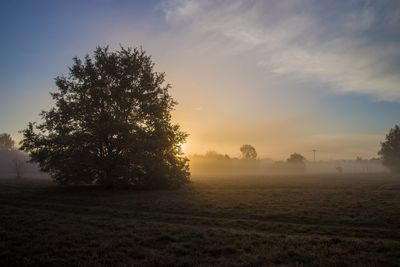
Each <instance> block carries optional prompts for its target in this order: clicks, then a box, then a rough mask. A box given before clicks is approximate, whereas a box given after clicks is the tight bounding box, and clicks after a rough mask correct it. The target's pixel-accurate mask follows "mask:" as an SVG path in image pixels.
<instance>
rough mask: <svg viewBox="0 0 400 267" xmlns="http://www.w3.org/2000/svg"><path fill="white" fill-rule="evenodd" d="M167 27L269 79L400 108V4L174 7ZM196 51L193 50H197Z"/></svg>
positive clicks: (169, 7) (222, 1) (169, 6)
mask: <svg viewBox="0 0 400 267" xmlns="http://www.w3.org/2000/svg"><path fill="white" fill-rule="evenodd" d="M162 6H163V11H164V14H165V19H166V21H167V22H168V23H169V24H170V25H171V27H176V28H179V29H180V31H181V32H183V33H184V34H187V35H188V36H190V37H191V38H192V39H195V40H196V41H198V43H197V44H196V42H192V43H191V45H197V46H199V47H202V48H204V47H206V48H207V47H208V48H209V49H213V50H216V51H217V53H218V52H219V53H221V54H224V55H227V56H236V55H239V56H245V57H246V58H247V59H249V60H251V62H253V64H254V65H255V66H257V67H258V68H261V69H262V70H263V72H264V74H265V75H269V76H278V77H282V78H290V79H294V80H301V81H303V82H304V81H306V82H307V81H309V82H318V83H320V84H321V85H322V86H320V87H321V88H327V89H330V90H333V91H334V92H340V93H347V92H355V93H361V94H368V95H371V96H373V97H374V98H376V99H379V100H391V101H400V88H399V85H400V75H399V74H400V68H399V66H400V38H399V36H400V35H399V29H400V2H398V1H377V2H371V1H344V2H343V3H342V2H338V1H313V0H296V1H295V0H286V1H264V0H252V1H243V0H230V1H226V0H216V1H210V0H204V1H193V0H172V1H164V2H163V5H162ZM192 49H193V48H192Z"/></svg>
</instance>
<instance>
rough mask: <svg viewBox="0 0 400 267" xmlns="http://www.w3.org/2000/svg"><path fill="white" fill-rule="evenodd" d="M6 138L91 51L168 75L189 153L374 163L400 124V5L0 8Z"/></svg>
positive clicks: (1, 115)
mask: <svg viewBox="0 0 400 267" xmlns="http://www.w3.org/2000/svg"><path fill="white" fill-rule="evenodd" d="M0 12H1V16H0V34H1V36H2V38H1V39H2V42H0V59H1V60H0V132H9V133H12V134H13V136H14V137H15V138H16V139H18V138H20V135H19V134H18V130H21V129H23V128H24V127H25V126H26V125H27V122H28V121H32V120H37V119H38V117H37V114H38V113H39V112H40V110H42V109H48V108H49V107H50V106H51V103H52V102H51V99H50V97H49V94H48V92H49V91H54V90H55V85H54V78H55V77H56V76H57V75H60V74H62V73H64V74H66V73H67V66H68V65H70V64H71V62H72V61H71V59H72V57H73V56H79V57H82V56H84V55H85V54H86V53H90V52H91V51H93V49H94V48H95V47H96V46H97V45H110V47H111V48H113V49H114V48H118V46H119V44H122V45H124V46H140V45H142V46H143V48H144V49H145V50H146V51H148V53H149V54H151V55H152V56H153V59H154V61H155V63H156V66H157V69H158V70H159V71H165V72H166V75H167V81H168V82H169V83H171V84H172V86H173V89H172V94H173V96H174V97H175V98H176V99H177V100H178V102H179V103H180V104H179V105H178V106H177V109H176V111H175V113H174V118H175V119H176V121H178V122H179V123H180V124H181V125H182V127H183V129H185V130H186V131H188V132H189V133H190V138H189V140H188V144H187V145H186V147H185V149H186V151H187V152H188V153H203V152H205V151H207V150H217V151H219V152H221V153H229V154H231V155H233V156H235V155H237V154H238V153H239V147H240V145H241V144H243V143H251V144H253V145H254V146H255V147H256V148H257V150H258V152H259V154H260V155H261V156H263V157H271V158H274V159H282V158H285V157H286V156H287V155H288V154H289V153H291V152H294V151H296V152H299V153H303V154H304V155H305V156H306V157H310V156H311V154H310V153H311V152H310V151H311V150H312V149H314V148H316V149H320V150H321V151H325V153H324V154H322V155H321V157H322V159H339V158H354V157H355V156H358V155H360V156H363V157H373V156H376V151H377V149H378V148H379V142H380V141H382V140H383V138H384V135H385V133H386V132H387V131H388V130H389V129H390V128H391V127H393V126H394V124H396V123H399V122H400V119H399V117H400V88H399V85H400V75H399V74H400V1H396V0H393V1H388V0H381V1H367V0H358V1H355V0H349V1H333V0H323V1H317V0H284V1H272V0H271V1H263V0H248V1H243V0H229V1H228V0H215V1H211V0H204V1H193V0H164V1H156V0H151V1H119V0H115V1H113V0H97V1H95V0H89V1H61V0H57V1H2V2H1V3H0Z"/></svg>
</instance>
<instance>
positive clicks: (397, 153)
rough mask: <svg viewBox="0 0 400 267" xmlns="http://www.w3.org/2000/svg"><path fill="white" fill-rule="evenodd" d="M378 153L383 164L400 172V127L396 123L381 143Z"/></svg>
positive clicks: (393, 170)
mask: <svg viewBox="0 0 400 267" xmlns="http://www.w3.org/2000/svg"><path fill="white" fill-rule="evenodd" d="M378 155H380V156H381V157H382V164H383V165H384V166H386V167H388V168H389V169H390V170H391V171H392V172H393V173H400V127H399V126H398V125H395V126H394V128H392V129H390V131H389V133H388V134H387V135H386V138H385V141H383V142H382V143H381V149H380V150H379V152H378Z"/></svg>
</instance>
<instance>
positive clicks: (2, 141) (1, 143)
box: [0, 133, 15, 150]
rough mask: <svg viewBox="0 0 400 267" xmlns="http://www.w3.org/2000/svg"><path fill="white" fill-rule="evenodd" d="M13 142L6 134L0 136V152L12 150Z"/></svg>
mask: <svg viewBox="0 0 400 267" xmlns="http://www.w3.org/2000/svg"><path fill="white" fill-rule="evenodd" d="M14 144H15V142H14V140H13V139H12V138H11V135H10V134H8V133H2V134H0V150H11V149H13V148H14Z"/></svg>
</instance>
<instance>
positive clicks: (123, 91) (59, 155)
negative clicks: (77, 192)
mask: <svg viewBox="0 0 400 267" xmlns="http://www.w3.org/2000/svg"><path fill="white" fill-rule="evenodd" d="M69 72H70V73H69V75H68V76H60V77H57V78H56V85H57V87H58V90H57V91H56V92H54V93H51V96H52V98H53V99H54V101H55V106H54V107H53V108H51V109H50V110H49V111H42V113H41V118H42V121H43V123H41V124H35V123H29V125H28V128H27V129H25V130H23V131H22V133H23V137H24V138H23V140H22V142H21V144H22V146H21V149H22V150H24V151H26V152H28V153H29V155H30V157H31V162H37V163H39V166H40V169H41V170H42V171H44V172H47V173H49V174H50V175H51V176H52V177H53V178H54V179H55V180H56V181H58V182H59V183H61V184H77V183H87V184H99V185H105V186H106V187H115V186H118V187H131V186H133V187H139V188H166V187H168V188H171V187H173V188H175V187H179V186H180V185H182V184H184V183H186V182H188V181H189V177H190V173H189V165H188V159H187V158H186V157H185V156H184V155H183V152H182V148H181V147H182V144H183V143H184V142H185V139H186V137H187V134H186V133H185V132H183V131H181V130H180V127H179V125H177V124H174V123H173V122H172V119H171V111H172V110H173V109H174V106H175V105H176V102H175V101H174V99H173V98H172V97H171V96H170V94H169V89H170V85H169V84H167V83H166V82H165V79H164V77H165V75H164V73H159V72H156V71H155V70H154V63H153V62H152V60H151V58H150V56H148V55H147V54H146V53H145V51H143V50H142V49H137V48H134V49H130V48H128V49H125V48H123V47H121V49H120V50H119V51H115V52H110V51H109V48H108V47H98V48H97V49H96V50H95V51H94V54H93V56H89V55H87V56H86V57H85V58H84V59H83V60H81V59H78V58H74V60H73V65H72V67H70V68H69Z"/></svg>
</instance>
